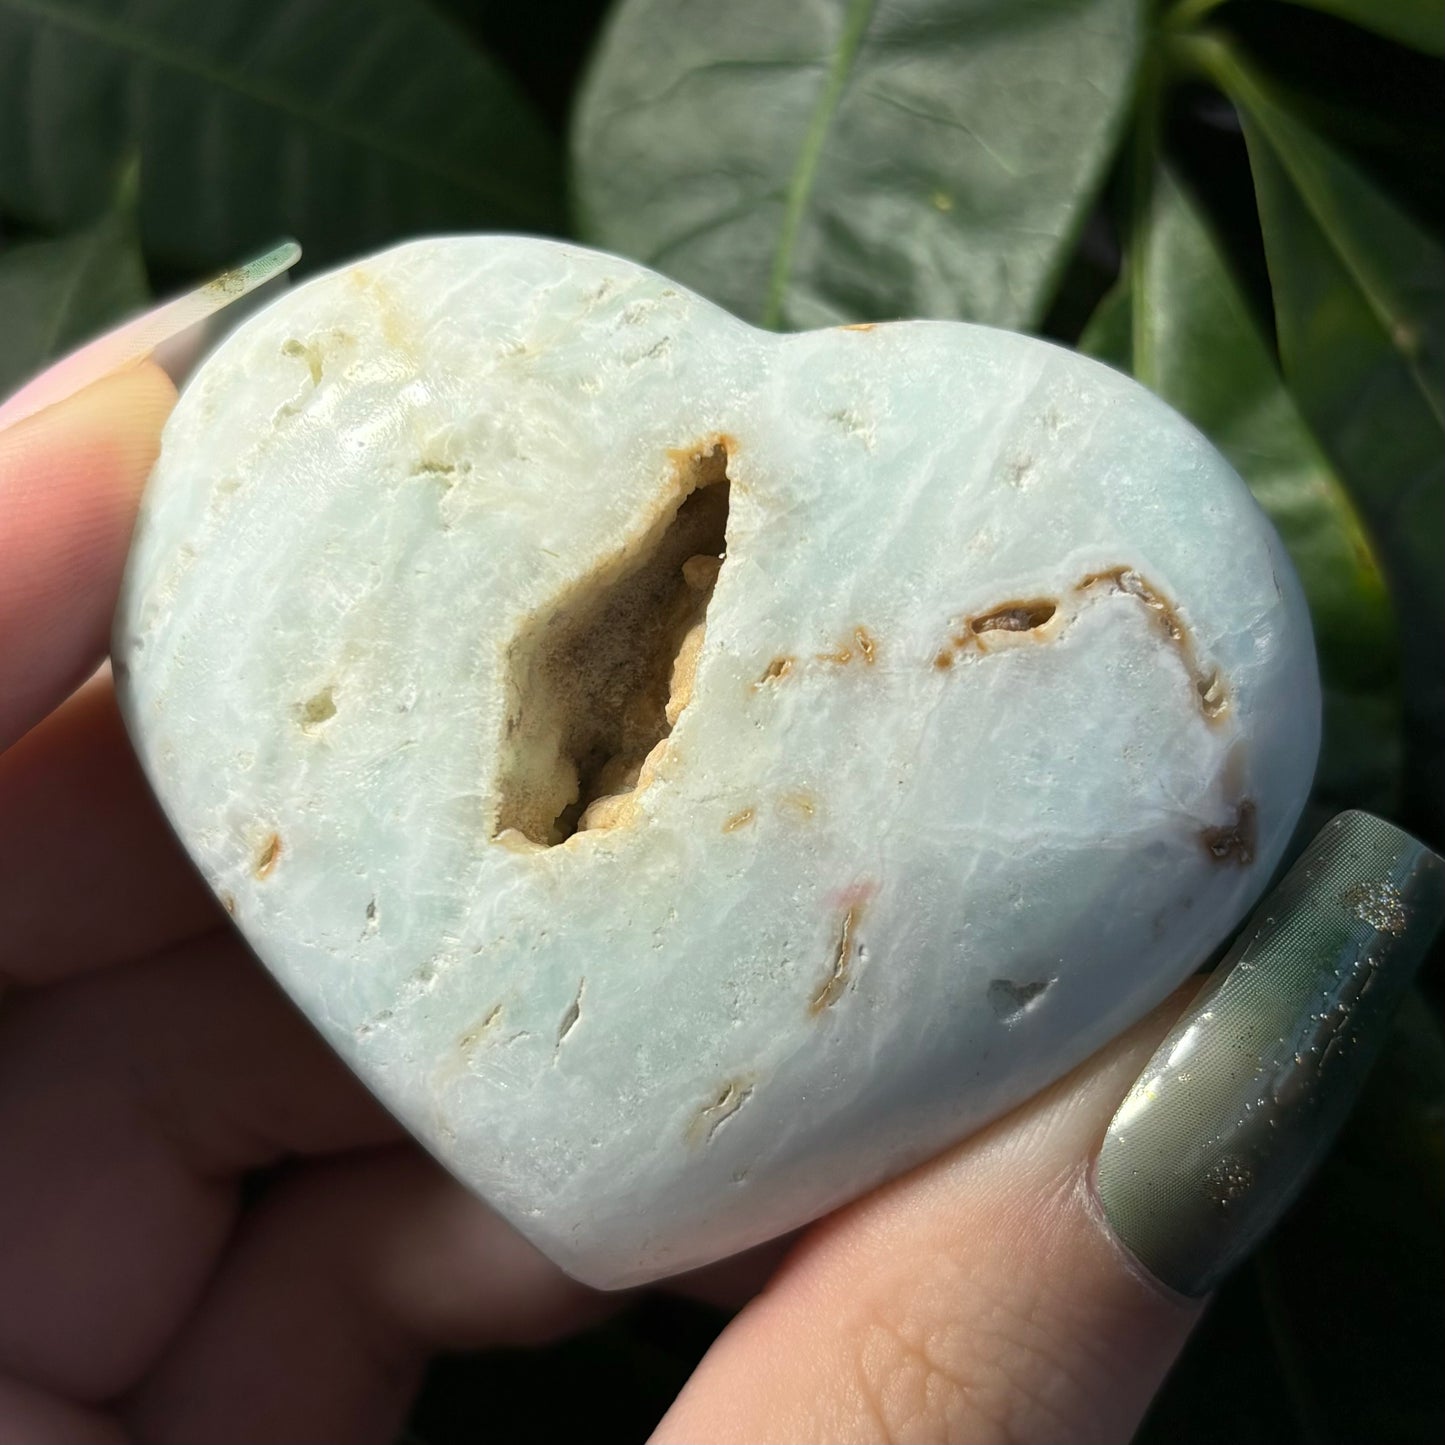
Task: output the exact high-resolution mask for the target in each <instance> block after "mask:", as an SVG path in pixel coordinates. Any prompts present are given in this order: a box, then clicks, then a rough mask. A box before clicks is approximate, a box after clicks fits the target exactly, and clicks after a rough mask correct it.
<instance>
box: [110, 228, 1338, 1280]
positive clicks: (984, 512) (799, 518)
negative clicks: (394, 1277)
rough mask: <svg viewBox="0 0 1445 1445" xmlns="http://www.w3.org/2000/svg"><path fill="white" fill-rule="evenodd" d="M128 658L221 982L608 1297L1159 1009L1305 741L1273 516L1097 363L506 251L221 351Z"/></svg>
mask: <svg viewBox="0 0 1445 1445" xmlns="http://www.w3.org/2000/svg"><path fill="white" fill-rule="evenodd" d="M724 549H725V555H724ZM720 556H722V557H723V560H722V562H721V565H719V561H718V559H719V557H720ZM116 661H117V671H118V676H119V677H120V680H121V695H122V700H123V705H124V707H125V711H126V715H127V718H128V720H129V724H130V727H131V729H132V732H133V735H134V738H135V741H136V745H137V747H138V749H139V751H140V754H141V757H142V759H143V761H144V764H145V766H146V769H147V771H148V773H149V775H150V777H151V780H152V782H153V783H154V786H155V788H156V790H157V792H158V793H159V795H160V797H161V799H162V801H163V803H164V805H165V807H166V809H167V811H168V813H169V815H170V817H171V819H172V821H173V822H174V824H175V827H176V829H177V831H178V832H179V834H180V836H181V837H182V838H183V839H184V840H185V843H186V845H187V847H188V848H189V849H190V851H191V853H192V854H193V856H194V857H195V859H196V861H197V863H198V864H199V865H200V867H201V869H202V871H203V872H204V873H205V875H206V877H207V878H208V879H209V880H210V882H211V884H212V885H213V887H214V888H215V889H216V891H217V893H218V894H219V895H220V897H221V899H222V900H223V902H224V903H225V905H226V907H227V908H228V909H229V910H230V911H231V913H232V914H233V915H234V917H235V920H236V923H237V924H238V926H239V927H240V928H241V930H242V931H243V933H244V934H245V936H246V938H247V939H248V940H249V941H250V943H251V945H252V946H253V947H254V948H255V950H256V952H257V953H258V954H259V955H260V956H261V958H262V959H263V960H264V961H265V963H266V964H267V966H268V967H269V968H270V969H271V970H272V972H273V973H274V974H275V975H276V976H277V978H279V979H280V980H281V982H282V983H283V984H284V985H285V987H286V988H287V989H288V990H289V991H290V993H291V995H292V996H293V997H294V998H295V999H296V1000H297V1002H298V1003H299V1004H300V1006H301V1007H302V1008H303V1009H304V1010H305V1011H306V1013H307V1014H308V1015H309V1016H310V1018H311V1019H312V1020H313V1021H314V1022H315V1023H316V1025H317V1027H318V1028H320V1029H321V1031H322V1032H323V1033H324V1034H325V1036H326V1037H327V1038H328V1039H329V1040H330V1042H331V1044H332V1045H333V1046H334V1047H335V1048H336V1049H337V1050H338V1051H339V1052H340V1053H341V1054H342V1055H343V1056H344V1057H345V1058H346V1060H347V1061H348V1062H349V1063H350V1064H351V1065H352V1066H353V1067H354V1068H355V1069H356V1070H357V1072H358V1073H359V1074H360V1075H361V1076H362V1077H363V1078H364V1079H365V1080H366V1081H367V1083H368V1084H369V1085H370V1086H371V1087H372V1088H373V1089H374V1090H375V1091H376V1092H377V1094H379V1095H380V1096H381V1098H382V1099H383V1100H385V1102H386V1103H387V1104H388V1105H389V1106H390V1107H391V1108H392V1109H393V1110H395V1111H396V1113H397V1114H398V1115H399V1116H400V1117H401V1118H402V1119H403V1120H404V1121H405V1122H406V1123H407V1125H408V1126H409V1127H410V1128H411V1129H412V1130H413V1132H414V1133H415V1134H416V1135H417V1136H418V1137H419V1138H420V1139H421V1140H422V1141H423V1142H424V1143H425V1144H426V1145H427V1146H428V1147H429V1148H430V1149H431V1150H432V1151H433V1152H434V1153H435V1154H436V1155H437V1156H438V1157H439V1158H440V1159H442V1160H443V1161H445V1163H446V1164H448V1165H449V1166H450V1167H451V1168H452V1169H453V1170H454V1171H455V1172H456V1173H457V1174H458V1175H460V1176H461V1177H462V1178H463V1179H464V1180H466V1181H467V1182H468V1183H469V1184H470V1185H472V1186H473V1187H474V1188H475V1189H476V1190H477V1191H478V1192H479V1193H480V1194H481V1195H482V1196H483V1197H484V1198H486V1199H487V1200H488V1201H489V1202H490V1203H491V1204H492V1205H493V1206H494V1207H495V1208H497V1209H498V1210H500V1211H501V1212H502V1213H503V1214H504V1215H505V1216H506V1217H507V1218H508V1219H510V1220H511V1221H512V1222H513V1223H514V1224H515V1225H516V1226H517V1227H518V1228H519V1229H521V1230H522V1231H523V1232H524V1233H525V1234H527V1235H528V1236H529V1237H530V1238H532V1239H533V1240H534V1241H535V1242H536V1243H537V1244H538V1245H539V1246H540V1247H541V1248H542V1249H544V1250H545V1251H547V1253H549V1254H550V1255H551V1256H552V1257H553V1258H554V1259H556V1260H557V1261H558V1262H559V1263H560V1264H562V1265H563V1266H564V1267H565V1268H566V1269H568V1270H570V1271H571V1272H572V1273H574V1274H576V1275H578V1276H579V1277H581V1278H583V1279H586V1280H589V1281H591V1282H592V1283H594V1284H599V1285H604V1286H619V1285H626V1284H632V1283H636V1282H639V1281H642V1280H646V1279H649V1278H654V1277H656V1276H658V1275H662V1274H666V1273H669V1272H672V1271H677V1270H681V1269H686V1268H688V1267H690V1266H694V1265H699V1264H702V1263H704V1262H706V1261H708V1260H711V1259H715V1258H717V1257H719V1256H722V1255H724V1254H727V1253H730V1252H732V1251H735V1250H738V1249H741V1248H743V1247H745V1246H747V1245H750V1244H753V1243H756V1242H758V1241H760V1240H762V1239H764V1238H766V1237H768V1236H770V1235H774V1234H777V1233H779V1232H780V1231H783V1230H786V1229H788V1228H790V1227H792V1226H794V1225H797V1224H800V1223H802V1222H803V1221H805V1220H807V1219H809V1218H811V1217H813V1216H815V1215H817V1214H819V1213H821V1212H822V1211H824V1210H827V1209H829V1208H831V1207H833V1206H835V1205H837V1204H839V1203H840V1202H842V1201H843V1200H845V1199H846V1198H848V1197H849V1196H851V1195H854V1194H856V1193H858V1192H860V1191H862V1190H863V1189H865V1188H867V1187H868V1186H870V1185H872V1184H874V1183H876V1182H877V1181H879V1180H881V1179H882V1178H884V1177H886V1176H888V1175H890V1174H892V1173H895V1172H897V1171H899V1170H901V1169H903V1168H905V1167H907V1166H909V1165H911V1164H913V1163H915V1162H917V1161H919V1160H921V1159H923V1158H925V1157H926V1156H928V1155H929V1154H931V1153H933V1152H935V1151H937V1150H938V1149H940V1148H942V1147H943V1146H944V1145H946V1144H948V1143H949V1142H950V1141H952V1140H955V1139H958V1138H959V1137H961V1136H962V1135H964V1134H966V1133H967V1132H968V1131H969V1130H971V1129H974V1128H976V1127H977V1126H978V1125H979V1124H981V1123H982V1122H984V1121H985V1120H987V1119H989V1118H991V1117H993V1116H995V1115H997V1114H998V1113H1000V1112H1001V1111H1002V1110H1004V1109H1007V1108H1008V1107H1009V1106H1010V1105H1012V1104H1014V1103H1016V1102H1017V1101H1018V1100H1020V1099H1022V1098H1023V1097H1025V1096H1026V1095H1027V1094H1029V1093H1030V1092H1032V1091H1034V1090H1036V1089H1038V1088H1039V1087H1040V1086H1041V1085H1043V1084H1044V1083H1045V1082H1047V1081H1048V1080H1050V1079H1053V1078H1055V1077H1056V1076H1058V1075H1059V1074H1061V1073H1063V1072H1064V1071H1065V1070H1067V1069H1068V1068H1069V1067H1071V1066H1072V1065H1073V1064H1075V1063H1077V1062H1078V1061H1079V1060H1080V1059H1082V1058H1083V1057H1084V1056H1085V1055H1087V1054H1088V1053H1089V1052H1090V1051H1091V1050H1093V1049H1095V1048H1097V1047H1098V1046H1099V1045H1100V1044H1101V1043H1103V1042H1104V1041H1105V1040H1106V1039H1107V1038H1109V1037H1110V1036H1111V1035H1112V1034H1114V1033H1115V1032H1117V1031H1118V1030H1119V1029H1121V1028H1123V1027H1124V1026H1125V1025H1126V1024H1128V1023H1129V1022H1130V1021H1131V1020H1132V1019H1134V1018H1135V1017H1137V1016H1138V1015H1140V1014H1141V1013H1142V1012H1144V1011H1145V1010H1146V1009H1148V1008H1149V1007H1150V1006H1151V1005H1153V1004H1154V1003H1155V1002H1157V1001H1158V1000H1159V999H1160V998H1162V997H1163V996H1164V995H1165V994H1166V993H1167V992H1168V991H1169V990H1170V989H1171V988H1172V987H1174V985H1175V984H1177V983H1178V982H1179V980H1180V979H1181V978H1182V977H1184V976H1185V975H1186V974H1187V973H1188V972H1189V971H1190V970H1191V969H1193V968H1194V967H1196V966H1197V965H1198V964H1199V963H1200V962H1201V960H1202V959H1203V958H1204V957H1205V956H1206V955H1207V954H1208V953H1209V951H1210V950H1211V949H1212V948H1213V947H1214V946H1215V945H1216V944H1217V943H1218V942H1219V941H1220V939H1221V938H1222V937H1223V936H1224V935H1225V933H1226V931H1227V930H1228V929H1229V928H1230V927H1231V925H1232V924H1233V923H1235V921H1236V920H1237V919H1238V918H1239V917H1240V916H1241V913H1242V912H1243V910H1244V909H1245V908H1246V906H1247V905H1248V904H1249V903H1250V901H1251V900H1252V899H1253V898H1254V897H1255V896H1256V894H1257V893H1258V892H1259V890H1260V888H1261V886H1262V884H1263V882H1264V881H1265V879H1266V878H1267V877H1268V875H1269V872H1270V870H1271V868H1272V867H1273V865H1274V863H1275V862H1276V860H1277V859H1278V857H1279V855H1280V852H1281V849H1282V848H1283V846H1284V843H1285V841H1286V839H1287V837H1288V835H1289V833H1290V831H1291V828H1292V826H1293V824H1294V822H1295V818H1296V815H1297V813H1298V811H1299V809H1300V807H1301V805H1302V802H1303V799H1304V796H1305V793H1306V789H1307V787H1308V784H1309V780H1310V775H1311V771H1312V769H1313V766H1314V759H1315V752H1316V746H1317V733H1318V707H1319V696H1318V686H1317V681H1316V674H1315V662H1314V654H1313V649H1312V645H1311V640H1310V629H1309V622H1308V617H1307V614H1306V611H1305V606H1304V602H1303V600H1302V596H1301V593H1300V589H1299V586H1298V583H1297V581H1296V579H1295V576H1294V573H1293V571H1292V570H1291V568H1290V565H1289V563H1288V561H1287V560H1286V559H1285V557H1284V555H1283V553H1282V551H1281V549H1280V547H1279V544H1278V542H1277V540H1276V538H1275V536H1274V533H1273V532H1272V530H1271V529H1270V527H1269V525H1268V523H1267V522H1266V521H1265V520H1264V518H1263V516H1262V515H1261V514H1260V512H1259V511H1258V509H1257V508H1256V507H1255V505H1254V503H1253V501H1252V500H1251V499H1250V497H1249V495H1248V493H1247V492H1246V491H1245V489H1244V487H1243V486H1242V484H1241V483H1240V481H1239V479H1238V478H1237V477H1236V476H1235V475H1234V473H1233V472H1231V471H1230V469H1229V468H1228V466H1227V465H1226V464H1225V463H1224V462H1223V461H1222V460H1221V459H1220V458H1219V456H1218V455H1217V454H1216V453H1215V452H1214V451H1213V450H1212V449H1211V448H1210V447H1209V446H1208V445H1207V444H1206V443H1205V442H1204V441H1203V440H1202V439H1201V438H1200V437H1199V435H1198V434H1197V433H1196V432H1195V431H1193V430H1192V429H1191V428H1190V427H1189V426H1188V425H1187V424H1185V423H1184V422H1183V421H1182V420H1181V419H1180V418H1179V417H1177V416H1176V415H1175V414H1174V413H1172V412H1171V411H1170V410H1169V409H1168V408H1166V407H1165V406H1164V405H1162V404H1161V403H1160V402H1159V401H1157V400H1155V399H1154V398H1153V397H1151V396H1150V395H1149V394H1148V393H1147V392H1145V391H1144V390H1143V389H1142V388H1140V387H1139V386H1137V385H1135V384H1134V383H1133V382H1131V381H1128V380H1126V379H1125V378H1124V377H1122V376H1119V375H1117V374H1115V373H1114V372H1112V371H1109V370H1107V369H1106V368H1104V367H1102V366H1099V365H1096V364H1095V363H1093V362H1090V361H1087V360H1084V359H1082V358H1080V357H1078V356H1075V355H1073V354H1071V353H1069V352H1067V351H1064V350H1061V349H1059V348H1057V347H1054V346H1051V345H1048V344H1045V343H1043V342H1040V341H1036V340H1031V339H1027V338H1024V337H1020V336H1014V335H1009V334H1006V333H1002V332H998V331H992V330H986V329H983V328H978V327H972V326H964V325H957V324H949V323H926V322H917V323H906V324H896V325H887V326H860V327H849V328H843V329H841V330H835V331H831V332H820V333H814V334H809V335H802V336H774V335H767V334H764V333H761V332H757V331H754V330H752V329H750V328H749V327H747V326H745V325H743V324H742V323H740V322H738V321H736V320H735V319H733V318H732V317H730V316H727V315H726V314H724V313H723V312H721V311H718V310H717V309H715V308H714V307H712V306H711V305H709V304H708V303H706V302H704V301H702V300H701V299H700V298H698V297H696V296H694V295H691V294H689V293H688V292H686V291H683V290H681V289H680V288H678V287H677V286H674V285H671V284H669V283H668V282H667V281H666V280H664V279H662V278H661V277H658V276H656V275H654V274H653V273H651V272H648V271H646V270H643V269H641V268H639V267H637V266H634V265H631V264H629V263H627V262H624V261H620V260H617V259H614V258H611V257H607V256H601V255H597V254H594V253H591V252H588V251H584V250H580V249H578V248H575V247H571V246H564V245H557V244H553V243H550V242H544V241H537V240H522V239H510V238H495V237H488V238H470V239H451V240H437V241H424V242H419V243H416V244H413V245H409V246H404V247H401V248H399V249H397V250H394V251H391V252H389V253H387V254H385V255H382V256H379V257H376V258H375V259H372V260H369V261H367V262H365V263H363V264H360V265H356V266H352V267H350V268H348V269H346V270H343V271H339V272H336V273H334V274H332V275H329V276H325V277H322V278H321V279H319V280H316V281H312V282H310V283H309V284H307V285H305V286H303V287H301V288H300V289H298V290H296V291H294V292H293V293H291V294H290V295H288V296H286V297H285V298H284V299H282V300H281V301H279V302H277V303H276V304H274V305H273V306H272V307H271V308H270V309H269V310H266V311H264V312H263V313H261V314H260V315H259V316H257V317H255V318H254V319H252V320H251V321H249V322H248V323H247V324H246V325H245V326H244V327H242V328H241V330H239V331H238V332H237V333H236V334H235V335H234V336H232V337H231V338H230V339H229V340H228V341H227V342H226V343H225V344H224V345H223V346H222V347H221V348H220V350H219V351H218V352H217V353H216V354H215V355H214V356H212V357H211V359H210V360H209V361H208V362H207V363H206V365H205V366H204V368H203V369H202V370H201V372H200V373H199V374H198V375H197V376H196V377H195V379H194V380H193V381H192V383H191V384H190V386H189V387H188V388H187V390H186V393H185V395H184V397H183V398H182V400H181V402H180V405H179V406H178V408H177V409H176V412H175V414H174V416H173V418H172V420H171V422H170V425H169V427H168V428H167V431H166V436H165V444H164V448H163V451H162V455H161V459H160V462H159V464H158V466H157V468H156V472H155V475H154V477H153V478H152V480H151V484H150V488H149V491H148V492H147V495H146V498H145V503H144V506H143V508H142V513H141V520H140V523H139V527H138V530H137V534H136V540H135V546H134V550H133V553H132V557H131V563H130V568H129V572H128V574H127V578H126V584H125V588H124V594H123V597H122V601H121V605H120V611H119V614H118V620H117V629H116ZM257 1047H264V1042H263V1041H260V1040H258V1041H257Z"/></svg>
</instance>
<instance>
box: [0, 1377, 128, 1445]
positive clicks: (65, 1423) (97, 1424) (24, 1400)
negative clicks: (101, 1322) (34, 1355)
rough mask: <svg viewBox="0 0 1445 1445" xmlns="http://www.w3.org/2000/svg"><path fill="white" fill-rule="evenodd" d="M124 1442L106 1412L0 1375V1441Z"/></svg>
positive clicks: (37, 1444)
mask: <svg viewBox="0 0 1445 1445" xmlns="http://www.w3.org/2000/svg"><path fill="white" fill-rule="evenodd" d="M53 1440H63V1441H65V1445H125V1432H124V1431H122V1429H121V1428H120V1426H119V1425H118V1424H117V1423H116V1422H115V1421H114V1420H113V1419H111V1418H110V1416H108V1415H103V1414H101V1413H100V1411H98V1410H87V1409H85V1407H84V1406H82V1405H72V1404H71V1403H70V1402H69V1401H68V1400H58V1399H56V1398H55V1396H54V1395H47V1394H45V1393H44V1391H41V1390H37V1389H35V1388H34V1387H33V1386H30V1385H27V1384H24V1383H23V1382H22V1381H20V1380H7V1379H6V1378H5V1377H4V1376H3V1375H0V1445H41V1442H44V1445H49V1442H50V1441H53Z"/></svg>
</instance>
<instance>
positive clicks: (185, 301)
mask: <svg viewBox="0 0 1445 1445" xmlns="http://www.w3.org/2000/svg"><path fill="white" fill-rule="evenodd" d="M300 256H301V248H300V246H298V245H297V244H296V242H295V241H283V242H282V243H281V244H280V245H278V246H274V247H272V249H271V250H269V251H267V252H266V253H265V255H262V256H257V257H256V258H255V259H254V260H252V261H247V262H246V263H245V264H244V265H242V266H236V267H233V268H232V269H231V270H229V271H223V272H222V273H221V274H220V275H219V276H216V277H214V278H213V279H212V280H210V281H207V282H206V283H205V284H204V285H202V286H197V287H196V289H195V290H194V291H188V292H186V294H185V295H184V296H177V297H176V298H175V299H174V300H171V301H166V302H164V303H162V304H161V305H160V306H157V307H155V308H154V309H153V310H150V311H146V312H143V313H142V314H141V315H139V316H136V317H134V318H132V319H131V320H130V321H127V322H126V323H125V324H124V325H122V326H118V327H116V329H115V330H114V331H107V332H106V333H105V335H104V336H99V337H97V338H96V339H95V340H94V341H91V342H88V343H87V344H86V345H85V346H82V347H81V348H80V350H79V351H72V352H71V353H70V355H69V356H67V357H65V358H64V359H63V360H61V361H57V362H56V363H55V365H54V366H52V367H51V368H50V369H49V370H48V371H43V372H41V374H40V375H39V376H37V377H36V378H35V379H34V380H33V381H31V382H29V383H28V384H27V385H25V386H23V387H21V389H20V390H19V391H17V392H16V393H15V395H14V396H12V397H10V399H9V400H8V401H6V402H4V403H3V404H0V427H7V426H13V425H14V424H15V423H16V422H18V421H24V419H25V418H26V417H28V416H34V415H35V413H36V412H38V411H43V410H44V409H45V408H46V407H48V406H54V405H55V404H56V403H57V402H61V401H65V400H67V399H68V398H69V397H72V396H74V395H75V394H76V392H79V391H84V390H85V388H86V387H87V386H90V385H92V384H93V383H94V382H97V381H101V380H103V379H104V378H105V377H107V376H110V375H112V374H113V373H114V372H117V371H121V370H123V369H124V368H125V367H127V366H134V365H135V364H136V362H138V361H143V360H144V359H145V358H146V357H147V356H149V355H150V354H151V353H152V352H153V351H155V349H156V348H157V347H158V346H160V345H161V344H162V343H163V342H166V341H169V340H170V339H171V338H172V337H173V336H178V335H179V334H180V333H181V332H183V331H185V330H187V329H188V328H189V327H192V326H194V325H196V323H197V322H199V321H204V320H205V319H206V318H207V317H208V316H213V315H214V314H215V313H216V312H217V311H220V310H221V309H222V308H223V307H226V306H229V305H231V304H232V302H235V301H239V300H240V299H241V297H243V296H246V295H248V294H249V293H250V292H252V291H254V290H255V289H256V288H257V287H258V286H264V285H265V284H266V282H267V281H270V280H271V279H272V278H273V277H276V276H279V275H280V274H281V273H282V272H283V271H286V270H288V269H289V268H290V267H292V266H294V265H295V264H296V262H297V261H298V260H299V259H300Z"/></svg>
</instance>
